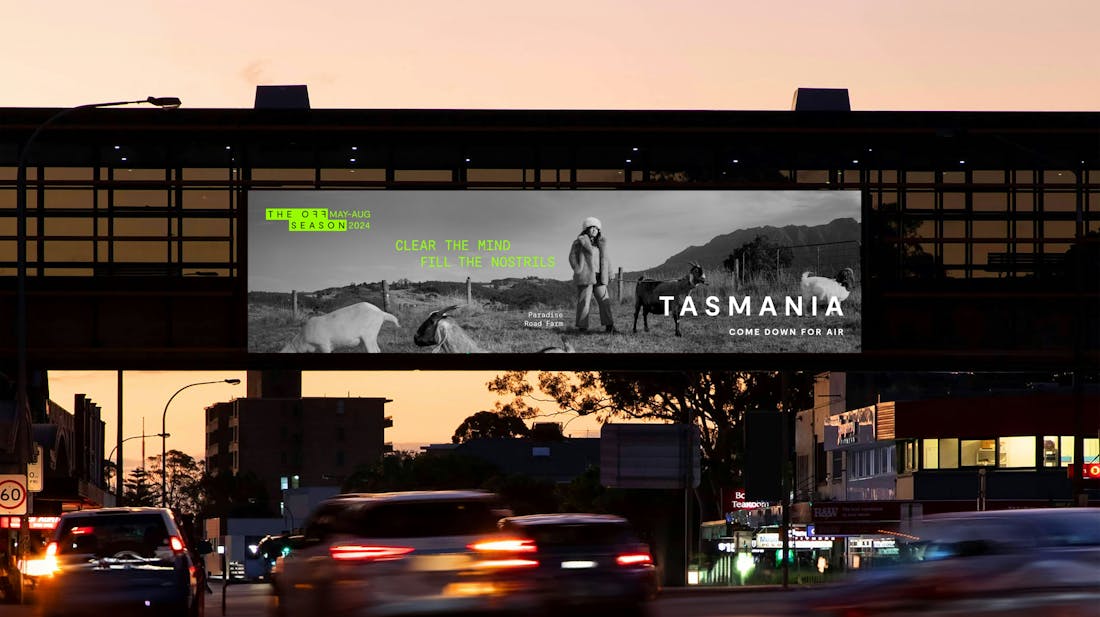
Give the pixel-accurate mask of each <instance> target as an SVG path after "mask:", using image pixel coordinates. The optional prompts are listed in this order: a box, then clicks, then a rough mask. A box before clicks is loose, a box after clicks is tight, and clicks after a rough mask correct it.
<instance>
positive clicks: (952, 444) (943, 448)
mask: <svg viewBox="0 0 1100 617" xmlns="http://www.w3.org/2000/svg"><path fill="white" fill-rule="evenodd" d="M958 468H959V440H958V439H956V438H954V437H952V438H950V439H941V440H940V469H958Z"/></svg>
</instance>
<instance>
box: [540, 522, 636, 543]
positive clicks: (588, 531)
mask: <svg viewBox="0 0 1100 617" xmlns="http://www.w3.org/2000/svg"><path fill="white" fill-rule="evenodd" d="M520 527H521V529H522V530H523V533H524V534H526V535H527V536H529V537H530V538H531V539H532V540H534V541H535V544H537V545H538V546H539V547H555V546H615V545H622V544H637V543H638V539H637V537H635V535H634V533H633V532H632V531H631V529H630V527H629V526H628V525H625V524H623V523H584V524H546V525H524V526H520Z"/></svg>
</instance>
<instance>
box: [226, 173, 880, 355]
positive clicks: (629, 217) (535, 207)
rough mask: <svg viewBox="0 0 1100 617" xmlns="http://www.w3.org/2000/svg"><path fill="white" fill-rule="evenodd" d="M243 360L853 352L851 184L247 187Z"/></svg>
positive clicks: (855, 275)
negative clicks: (832, 187) (346, 355)
mask: <svg viewBox="0 0 1100 617" xmlns="http://www.w3.org/2000/svg"><path fill="white" fill-rule="evenodd" d="M248 199H249V206H248V265H247V274H248V351H249V352H251V353H279V352H282V353H334V352H371V353H401V354H404V353H498V354H499V353H504V354H525V353H588V354H592V353H596V354H619V353H623V354H647V353H688V354H707V353H786V352H795V353H856V352H859V351H860V350H861V308H862V307H861V299H862V293H861V280H862V268H861V263H860V255H861V252H860V238H861V231H860V228H861V219H860V193H859V191H487V190H486V191H476V190H442V191H403V190H391V191H351V190H348V191H324V192H320V191H262V190H257V191H251V192H250V193H249V196H248Z"/></svg>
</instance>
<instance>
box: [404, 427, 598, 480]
mask: <svg viewBox="0 0 1100 617" xmlns="http://www.w3.org/2000/svg"><path fill="white" fill-rule="evenodd" d="M423 450H424V451H425V452H427V453H428V454H442V453H455V454H460V455H463V456H470V457H473V458H477V459H481V460H483V461H485V462H487V463H491V464H492V465H494V466H496V467H497V469H500V470H501V471H502V472H505V473H509V474H516V475H522V476H528V477H530V478H533V479H535V480H542V481H546V482H552V483H555V484H568V483H569V482H572V481H573V479H574V478H576V477H577V476H579V475H581V474H583V473H584V472H585V471H588V470H589V469H591V468H594V467H599V466H600V439H599V438H598V437H565V436H564V435H563V434H562V428H561V425H560V424H557V423H553V422H540V423H536V424H535V425H534V427H532V431H531V435H530V436H529V437H526V438H508V437H500V438H480V439H471V440H470V441H467V442H465V443H460V444H432V445H430V446H425V447H424V448H423Z"/></svg>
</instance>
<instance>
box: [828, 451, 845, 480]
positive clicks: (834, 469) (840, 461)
mask: <svg viewBox="0 0 1100 617" xmlns="http://www.w3.org/2000/svg"><path fill="white" fill-rule="evenodd" d="M829 469H830V470H831V473H832V478H833V484H836V483H838V482H840V481H841V480H842V479H843V476H842V475H841V474H843V473H844V451H842V450H833V460H832V464H831V465H830V466H829Z"/></svg>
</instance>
